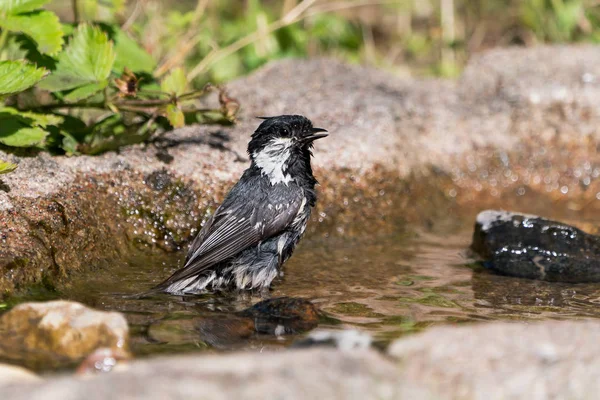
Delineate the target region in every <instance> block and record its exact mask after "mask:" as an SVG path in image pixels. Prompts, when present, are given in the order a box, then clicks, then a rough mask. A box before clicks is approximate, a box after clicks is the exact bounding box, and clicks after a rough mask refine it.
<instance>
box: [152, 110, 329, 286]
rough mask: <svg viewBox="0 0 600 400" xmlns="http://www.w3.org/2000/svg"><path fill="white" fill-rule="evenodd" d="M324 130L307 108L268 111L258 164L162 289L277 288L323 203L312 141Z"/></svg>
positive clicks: (254, 144)
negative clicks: (299, 112) (318, 192)
mask: <svg viewBox="0 0 600 400" xmlns="http://www.w3.org/2000/svg"><path fill="white" fill-rule="evenodd" d="M322 132H326V131H325V130H324V129H320V128H313V126H312V123H311V122H310V121H309V120H308V119H306V118H305V117H302V116H299V115H282V116H279V117H271V118H265V121H264V122H263V123H262V124H260V126H259V127H258V129H257V130H256V131H255V132H254V134H253V135H252V139H251V141H250V143H249V144H248V154H249V155H250V158H251V165H250V167H249V168H248V169H247V170H246V171H245V172H244V174H243V175H242V177H241V178H240V180H239V181H238V182H237V183H236V184H235V186H234V187H233V188H232V189H231V191H230V192H229V193H228V194H227V196H226V197H225V200H224V201H223V203H222V204H221V205H220V206H219V208H218V209H217V210H216V211H215V213H214V215H213V216H212V217H211V218H210V220H209V221H208V222H207V223H206V224H205V225H204V227H203V228H202V230H201V231H200V232H199V233H198V236H197V237H196V238H195V239H194V241H193V243H192V245H191V247H190V250H189V252H188V255H187V258H186V261H185V265H184V267H183V268H181V269H180V270H178V271H176V272H175V273H174V274H173V275H171V276H170V277H169V278H168V279H167V280H165V281H164V282H163V283H161V284H160V285H158V286H156V288H155V289H157V290H161V291H165V292H168V293H172V294H194V293H202V292H205V291H214V290H222V289H236V288H237V289H241V290H253V289H258V290H264V289H267V288H269V286H270V285H271V282H272V281H273V279H274V278H275V277H276V276H277V275H278V274H279V273H280V271H281V266H282V265H283V263H284V262H285V261H286V260H287V259H288V258H289V257H290V256H291V255H292V252H293V251H294V248H295V247H296V245H297V244H298V241H299V240H300V238H301V237H302V235H303V233H304V230H305V228H306V224H307V222H308V219H309V217H310V213H311V208H312V207H313V206H314V205H315V202H316V194H315V190H314V188H315V185H316V183H317V180H316V179H315V178H314V176H313V173H312V168H311V165H310V158H311V156H312V153H311V151H310V149H311V148H312V143H313V141H314V140H316V139H319V138H322V137H325V136H327V135H326V134H323V133H322Z"/></svg>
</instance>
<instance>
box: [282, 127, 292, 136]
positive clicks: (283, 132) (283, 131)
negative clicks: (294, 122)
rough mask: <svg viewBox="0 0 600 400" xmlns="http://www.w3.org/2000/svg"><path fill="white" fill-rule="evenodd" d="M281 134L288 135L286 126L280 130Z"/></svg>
mask: <svg viewBox="0 0 600 400" xmlns="http://www.w3.org/2000/svg"><path fill="white" fill-rule="evenodd" d="M281 134H282V136H290V131H289V129H287V128H283V130H282V131H281Z"/></svg>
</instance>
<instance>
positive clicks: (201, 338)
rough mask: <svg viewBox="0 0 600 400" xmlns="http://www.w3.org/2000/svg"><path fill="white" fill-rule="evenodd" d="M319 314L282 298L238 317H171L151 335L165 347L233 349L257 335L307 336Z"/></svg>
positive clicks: (302, 303) (304, 302)
mask: <svg viewBox="0 0 600 400" xmlns="http://www.w3.org/2000/svg"><path fill="white" fill-rule="evenodd" d="M318 322H319V314H318V312H317V309H316V308H315V306H313V305H312V303H311V302H309V301H308V300H304V299H298V298H289V297H281V298H275V299H267V300H263V301H260V302H258V303H256V304H255V305H253V306H252V307H249V308H247V309H245V310H243V311H240V312H238V313H237V314H216V313H215V314H214V315H210V314H208V315H204V316H201V317H191V318H190V316H189V315H187V314H184V315H181V316H180V317H178V316H177V315H173V314H172V315H169V317H168V319H165V320H162V321H159V322H156V323H154V324H152V325H151V326H150V329H149V331H148V333H149V335H150V337H151V338H152V339H153V340H155V341H158V342H161V343H169V344H184V343H198V342H202V343H204V344H205V345H210V346H213V347H217V348H221V347H225V348H231V347H232V346H235V345H236V344H239V343H241V342H242V341H243V340H244V339H247V338H249V337H250V336H252V335H253V334H255V333H257V332H258V333H262V334H267V335H275V336H281V335H285V334H294V333H299V332H304V331H306V330H309V329H312V328H314V327H315V326H317V324H318Z"/></svg>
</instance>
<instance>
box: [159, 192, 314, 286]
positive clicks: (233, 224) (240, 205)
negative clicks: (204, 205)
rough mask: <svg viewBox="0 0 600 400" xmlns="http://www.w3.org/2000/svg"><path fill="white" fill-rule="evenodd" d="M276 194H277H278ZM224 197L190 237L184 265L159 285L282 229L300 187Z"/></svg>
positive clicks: (297, 199) (293, 211)
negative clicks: (274, 193) (283, 193)
mask: <svg viewBox="0 0 600 400" xmlns="http://www.w3.org/2000/svg"><path fill="white" fill-rule="evenodd" d="M278 197H279V198H278ZM236 199H237V200H236V201H233V202H231V201H229V202H228V201H225V202H224V203H223V205H222V206H221V207H219V208H218V209H217V211H216V212H215V214H214V216H213V217H212V218H211V219H210V220H209V221H208V222H207V223H206V224H205V226H204V228H203V229H202V230H201V231H200V233H199V234H198V237H197V238H196V239H195V240H194V242H193V244H192V247H191V248H190V251H189V253H188V258H187V260H186V263H185V266H184V267H183V268H181V269H180V270H178V271H176V272H175V273H174V274H173V275H171V277H169V278H168V279H167V280H166V281H165V282H163V283H161V284H160V285H159V287H166V286H168V285H169V284H171V283H173V282H175V281H180V280H183V279H187V278H190V277H192V276H194V275H197V274H198V273H200V272H202V271H205V270H207V269H209V268H210V267H211V266H213V265H215V264H216V263H218V262H221V261H224V260H227V259H228V258H230V257H232V256H234V255H236V254H237V253H239V252H240V251H242V250H244V249H246V248H248V247H251V246H256V245H257V244H258V243H260V242H261V241H263V240H265V239H268V238H270V237H271V236H273V235H275V234H277V233H279V232H281V231H283V230H284V229H286V228H287V227H288V226H289V225H290V224H291V223H292V222H293V220H294V218H295V217H296V215H297V214H298V211H299V210H300V208H301V207H302V206H303V201H302V200H303V196H302V193H301V192H300V191H298V192H293V193H292V195H291V196H290V192H288V193H287V195H286V196H276V197H275V198H267V197H266V196H264V197H263V198H255V199H249V198H247V196H246V197H242V196H236ZM284 199H285V200H284Z"/></svg>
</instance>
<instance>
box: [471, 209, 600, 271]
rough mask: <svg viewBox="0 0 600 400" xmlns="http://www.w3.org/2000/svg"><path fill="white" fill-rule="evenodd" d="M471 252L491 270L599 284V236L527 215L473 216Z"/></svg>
mask: <svg viewBox="0 0 600 400" xmlns="http://www.w3.org/2000/svg"><path fill="white" fill-rule="evenodd" d="M471 248H472V249H473V250H474V251H475V252H476V253H478V254H479V255H481V256H482V257H483V258H484V259H485V260H486V262H485V263H484V264H485V265H486V266H489V267H490V268H491V269H493V270H494V271H497V272H500V273H503V274H506V275H511V276H517V277H522V278H530V279H540V280H547V281H558V282H599V281H600V237H599V236H594V235H590V234H587V233H585V232H583V231H582V230H580V229H577V228H575V227H573V226H570V225H567V224H564V223H561V222H556V221H551V220H547V219H545V218H542V217H538V216H536V215H530V214H519V213H512V212H507V211H496V210H486V211H482V212H481V213H479V215H477V220H476V223H475V231H474V233H473V243H472V244H471Z"/></svg>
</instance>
